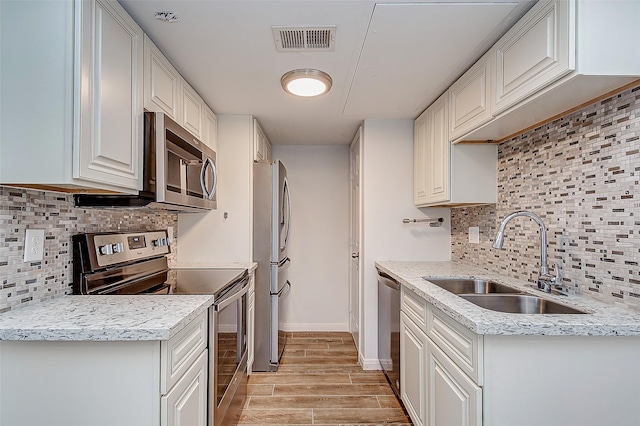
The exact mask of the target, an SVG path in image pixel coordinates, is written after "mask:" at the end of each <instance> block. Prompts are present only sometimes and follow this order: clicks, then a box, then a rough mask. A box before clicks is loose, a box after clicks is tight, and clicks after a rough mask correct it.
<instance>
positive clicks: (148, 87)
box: [144, 35, 182, 123]
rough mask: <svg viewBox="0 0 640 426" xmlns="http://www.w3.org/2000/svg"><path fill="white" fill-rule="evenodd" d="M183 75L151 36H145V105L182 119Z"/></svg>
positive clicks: (151, 109)
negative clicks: (154, 42)
mask: <svg viewBox="0 0 640 426" xmlns="http://www.w3.org/2000/svg"><path fill="white" fill-rule="evenodd" d="M181 85H182V77H181V76H180V73H179V72H178V71H177V70H176V69H175V68H174V67H173V65H171V63H170V62H169V61H168V60H167V59H166V58H165V57H164V55H163V54H162V52H160V50H158V48H157V47H156V45H155V44H153V42H152V41H151V39H150V38H149V37H147V36H146V35H145V37H144V107H145V108H146V109H147V110H149V111H153V112H164V113H165V114H167V115H168V116H169V117H171V118H172V119H173V120H174V121H176V122H178V123H179V122H181V121H182V87H181Z"/></svg>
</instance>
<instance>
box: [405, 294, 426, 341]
mask: <svg viewBox="0 0 640 426" xmlns="http://www.w3.org/2000/svg"><path fill="white" fill-rule="evenodd" d="M400 310H401V311H402V312H404V313H405V314H406V315H407V316H408V317H409V318H411V319H412V320H413V322H415V323H416V324H417V325H418V326H419V327H420V328H421V329H422V331H424V332H426V331H427V301H426V300H424V299H423V298H422V297H420V296H418V295H417V294H415V293H414V292H412V291H411V290H407V289H405V288H404V286H402V288H401V293H400Z"/></svg>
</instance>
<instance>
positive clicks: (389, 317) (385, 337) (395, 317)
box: [376, 268, 401, 399]
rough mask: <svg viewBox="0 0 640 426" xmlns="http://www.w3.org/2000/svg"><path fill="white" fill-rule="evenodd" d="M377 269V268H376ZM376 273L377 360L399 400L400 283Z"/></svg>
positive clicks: (382, 273)
mask: <svg viewBox="0 0 640 426" xmlns="http://www.w3.org/2000/svg"><path fill="white" fill-rule="evenodd" d="M376 269H377V268H376ZM377 271H378V360H379V361H380V366H381V367H382V371H383V372H384V375H385V376H386V377H387V380H388V381H389V383H390V384H391V388H392V389H393V392H394V393H395V394H396V396H397V397H398V399H400V386H401V383H400V283H398V282H397V281H396V280H394V279H393V278H392V277H390V276H389V275H387V274H385V273H384V272H382V271H380V270H379V269H377Z"/></svg>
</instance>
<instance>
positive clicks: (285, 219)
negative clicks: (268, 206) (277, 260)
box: [280, 177, 291, 251]
mask: <svg viewBox="0 0 640 426" xmlns="http://www.w3.org/2000/svg"><path fill="white" fill-rule="evenodd" d="M282 187H283V191H282V192H283V193H284V194H283V195H284V197H286V202H284V201H285V200H282V201H283V206H282V208H283V212H282V222H281V225H283V226H284V227H285V229H284V241H282V245H281V246H280V251H282V250H286V248H287V245H288V244H289V232H290V230H291V194H290V193H289V181H288V180H287V178H286V177H285V178H284V184H283V185H282ZM285 205H286V210H285Z"/></svg>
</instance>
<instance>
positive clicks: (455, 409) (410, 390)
mask: <svg viewBox="0 0 640 426" xmlns="http://www.w3.org/2000/svg"><path fill="white" fill-rule="evenodd" d="M513 315H518V314H513ZM489 318H490V316H489V315H487V317H486V318H484V320H485V321H488V320H489ZM400 324H401V328H400V329H401V334H400V379H401V382H400V388H401V399H402V402H403V404H404V405H405V408H406V409H407V412H408V413H409V416H410V417H411V420H412V422H413V423H414V424H415V425H421V426H422V425H427V426H470V425H473V426H482V425H485V426H514V425H518V426H540V425H545V426H566V425H572V426H573V425H580V426H602V425H616V426H635V425H637V424H638V414H637V406H638V402H639V401H640V400H639V399H638V395H640V363H638V362H637V357H638V353H640V336H572V335H568V336H544V335H541V336H537V335H532V336H520V335H478V334H475V333H473V332H472V331H471V330H469V329H468V328H466V327H464V326H463V325H462V324H460V323H459V322H457V321H455V320H454V319H452V318H451V317H450V316H448V315H447V314H445V313H444V312H443V311H441V310H440V309H438V308H436V307H435V306H433V305H432V304H430V303H427V302H426V300H425V299H424V298H422V297H420V296H418V295H417V294H415V293H413V292H411V291H410V290H407V289H406V288H405V287H402V291H401V317H400Z"/></svg>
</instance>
